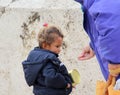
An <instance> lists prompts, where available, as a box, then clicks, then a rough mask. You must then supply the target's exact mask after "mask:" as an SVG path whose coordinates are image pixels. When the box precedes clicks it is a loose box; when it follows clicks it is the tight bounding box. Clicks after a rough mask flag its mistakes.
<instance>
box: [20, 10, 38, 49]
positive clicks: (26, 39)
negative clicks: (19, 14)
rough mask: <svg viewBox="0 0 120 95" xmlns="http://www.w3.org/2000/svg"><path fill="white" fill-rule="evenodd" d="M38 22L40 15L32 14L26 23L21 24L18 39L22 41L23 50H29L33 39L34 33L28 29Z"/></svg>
mask: <svg viewBox="0 0 120 95" xmlns="http://www.w3.org/2000/svg"><path fill="white" fill-rule="evenodd" d="M36 21H37V22H39V21H40V15H39V14H38V12H33V13H32V15H31V16H29V17H28V19H27V21H26V22H23V24H22V26H21V27H22V29H23V31H22V34H21V35H20V38H21V39H22V42H23V47H25V48H31V44H30V42H31V40H32V39H34V38H35V35H36V33H35V31H31V30H30V28H31V27H32V25H33V24H34V23H35V22H36Z"/></svg>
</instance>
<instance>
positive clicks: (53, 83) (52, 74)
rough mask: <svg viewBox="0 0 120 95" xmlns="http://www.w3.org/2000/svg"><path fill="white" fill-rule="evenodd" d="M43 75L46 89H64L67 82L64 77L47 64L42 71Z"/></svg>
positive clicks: (50, 64)
mask: <svg viewBox="0 0 120 95" xmlns="http://www.w3.org/2000/svg"><path fill="white" fill-rule="evenodd" d="M43 75H44V76H45V84H46V86H47V87H51V88H66V87H67V81H66V80H65V77H64V76H63V75H62V74H61V73H60V72H59V71H58V70H57V68H55V66H53V65H52V63H48V65H47V66H45V68H44V70H43Z"/></svg>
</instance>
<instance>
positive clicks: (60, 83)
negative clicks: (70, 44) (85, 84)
mask: <svg viewBox="0 0 120 95" xmlns="http://www.w3.org/2000/svg"><path fill="white" fill-rule="evenodd" d="M22 65H23V71H24V75H25V79H26V82H27V84H28V85H29V86H33V93H34V94H35V95H69V94H70V93H71V91H72V81H71V78H70V76H69V74H68V71H67V68H66V67H65V65H64V64H62V65H61V61H60V60H59V59H58V55H57V54H55V53H53V52H51V51H48V50H44V49H41V48H39V47H35V48H34V49H33V50H32V51H31V52H30V53H29V55H28V57H27V59H26V60H25V61H23V62H22ZM68 83H70V84H71V87H70V88H69V89H66V87H67V84H68Z"/></svg>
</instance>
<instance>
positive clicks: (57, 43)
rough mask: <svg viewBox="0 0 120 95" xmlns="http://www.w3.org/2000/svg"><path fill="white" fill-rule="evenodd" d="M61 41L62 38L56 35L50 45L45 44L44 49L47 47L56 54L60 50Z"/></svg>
mask: <svg viewBox="0 0 120 95" xmlns="http://www.w3.org/2000/svg"><path fill="white" fill-rule="evenodd" d="M62 42H63V38H61V37H58V38H56V40H55V41H54V42H53V43H52V44H51V45H46V47H45V48H44V49H47V50H50V51H52V52H54V53H56V54H59V53H60V51H61V46H62Z"/></svg>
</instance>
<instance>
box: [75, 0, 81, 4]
mask: <svg viewBox="0 0 120 95" xmlns="http://www.w3.org/2000/svg"><path fill="white" fill-rule="evenodd" d="M75 1H76V2H78V3H80V4H83V0H75Z"/></svg>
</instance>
